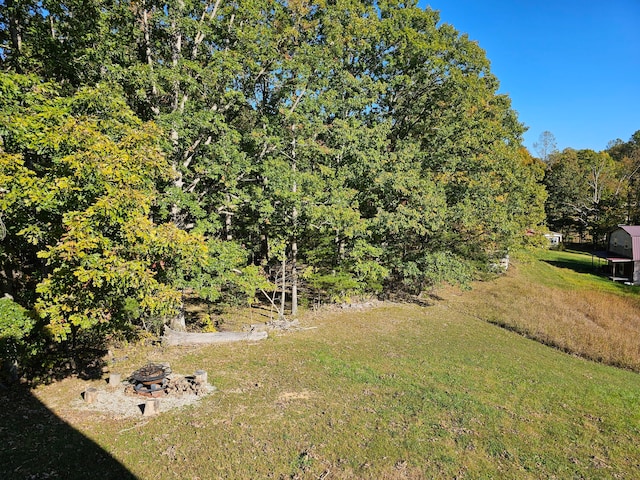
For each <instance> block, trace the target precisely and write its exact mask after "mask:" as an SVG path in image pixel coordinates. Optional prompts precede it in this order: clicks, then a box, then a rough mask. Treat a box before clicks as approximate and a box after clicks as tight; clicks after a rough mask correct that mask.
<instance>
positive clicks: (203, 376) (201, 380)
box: [193, 370, 207, 385]
mask: <svg viewBox="0 0 640 480" xmlns="http://www.w3.org/2000/svg"><path fill="white" fill-rule="evenodd" d="M193 376H194V377H195V381H196V383H197V384H198V385H204V384H206V383H207V372H206V371H205V370H196V371H195V373H194V374H193Z"/></svg>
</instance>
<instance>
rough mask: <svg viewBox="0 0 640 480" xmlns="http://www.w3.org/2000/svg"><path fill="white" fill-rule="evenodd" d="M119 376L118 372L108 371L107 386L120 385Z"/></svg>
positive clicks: (114, 386)
mask: <svg viewBox="0 0 640 480" xmlns="http://www.w3.org/2000/svg"><path fill="white" fill-rule="evenodd" d="M120 381H121V376H120V374H119V373H110V374H109V387H111V388H116V387H117V386H118V385H120Z"/></svg>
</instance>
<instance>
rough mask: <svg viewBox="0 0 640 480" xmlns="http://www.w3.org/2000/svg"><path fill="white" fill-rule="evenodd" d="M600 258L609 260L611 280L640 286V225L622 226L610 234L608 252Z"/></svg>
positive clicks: (608, 266)
mask: <svg viewBox="0 0 640 480" xmlns="http://www.w3.org/2000/svg"><path fill="white" fill-rule="evenodd" d="M598 256H600V257H602V258H605V259H606V260H607V269H608V273H609V278H610V279H611V280H614V281H616V282H624V283H627V284H630V285H640V225H620V226H618V228H616V229H615V230H612V231H611V232H609V234H608V242H607V251H606V252H602V254H600V255H598Z"/></svg>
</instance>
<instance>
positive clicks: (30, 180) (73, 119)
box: [0, 74, 259, 340]
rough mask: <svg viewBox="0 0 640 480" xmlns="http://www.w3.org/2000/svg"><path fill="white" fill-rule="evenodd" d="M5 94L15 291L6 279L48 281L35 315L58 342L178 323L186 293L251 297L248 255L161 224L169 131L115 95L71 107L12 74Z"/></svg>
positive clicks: (5, 78)
mask: <svg viewBox="0 0 640 480" xmlns="http://www.w3.org/2000/svg"><path fill="white" fill-rule="evenodd" d="M0 86H1V87H2V90H3V93H4V95H3V101H2V104H1V107H2V108H0V126H1V127H2V149H1V150H0V185H2V187H3V194H2V197H1V198H0V200H1V202H2V211H3V212H4V213H5V215H6V218H5V221H6V222H7V225H8V228H7V233H8V235H7V237H8V238H10V239H11V241H10V243H9V245H10V247H11V248H8V249H6V250H3V252H2V264H3V270H4V272H5V275H4V277H5V278H6V281H8V282H12V281H13V282H14V283H15V280H14V278H15V275H12V276H9V275H8V272H15V271H16V270H17V269H19V273H20V275H18V278H19V277H20V276H34V277H36V278H37V279H38V285H37V287H36V288H35V291H36V293H37V298H35V301H34V303H32V304H29V305H27V306H35V309H36V311H37V312H38V314H39V315H40V316H41V317H42V318H45V319H47V321H48V330H49V332H50V333H51V334H52V335H54V336H55V337H56V338H57V339H59V340H65V339H67V338H68V337H69V336H71V338H72V339H75V337H76V336H77V334H78V333H79V332H82V331H84V330H101V331H114V330H116V331H126V330H127V329H128V328H131V327H132V326H134V325H139V324H140V323H141V322H142V323H144V322H145V319H146V320H149V319H150V318H153V317H162V316H166V315H173V314H175V312H176V311H177V310H178V309H179V307H180V304H181V293H180V291H181V289H183V288H185V287H190V288H194V289H196V291H198V292H199V293H201V295H203V296H204V297H205V298H208V299H215V298H217V297H218V296H219V295H220V292H221V289H222V287H223V286H225V285H226V284H227V283H234V284H235V285H237V286H239V287H241V291H242V293H243V294H245V295H248V296H250V297H252V296H253V293H254V291H255V288H256V286H257V285H259V282H258V280H259V276H258V275H257V271H256V270H255V269H252V268H245V264H244V261H245V255H244V254H243V252H242V250H241V249H238V248H236V249H234V248H232V247H231V246H226V245H224V246H221V245H220V244H217V243H216V242H213V241H207V239H205V238H204V236H203V235H202V234H200V233H197V232H187V231H185V230H183V229H180V228H179V227H178V226H177V225H176V224H175V223H173V222H163V223H155V222H154V221H153V218H152V216H153V214H154V207H155V202H156V200H157V198H158V191H157V185H158V184H159V183H161V182H163V181H166V180H169V179H170V178H171V175H172V169H171V165H170V162H169V161H168V160H167V159H166V157H165V156H164V155H163V153H162V150H161V148H160V139H161V138H162V132H161V130H159V129H158V128H157V126H156V125H154V124H153V123H149V122H147V123H143V122H141V121H140V120H139V119H137V117H136V116H135V115H134V114H133V112H131V110H130V109H129V108H128V107H127V106H126V105H125V103H124V100H123V99H122V97H121V96H120V95H118V94H117V88H115V87H113V86H107V85H101V86H98V87H96V88H82V89H80V90H78V91H77V92H76V93H75V94H74V95H72V96H70V97H66V96H62V95H60V94H59V89H58V88H57V86H56V85H54V84H45V85H43V84H41V83H40V82H39V81H38V80H37V79H35V78H33V77H22V76H19V75H6V74H2V76H1V79H0ZM23 249H25V250H28V251H33V250H35V257H32V258H31V259H30V261H31V262H32V263H31V264H29V263H24V262H20V263H17V262H16V260H20V257H19V255H20V253H19V252H20V251H22V250H23ZM27 268H28V270H26V269H27ZM13 289H14V290H16V289H17V288H16V286H15V285H14V286H13ZM21 298H23V299H28V296H27V295H22V297H21Z"/></svg>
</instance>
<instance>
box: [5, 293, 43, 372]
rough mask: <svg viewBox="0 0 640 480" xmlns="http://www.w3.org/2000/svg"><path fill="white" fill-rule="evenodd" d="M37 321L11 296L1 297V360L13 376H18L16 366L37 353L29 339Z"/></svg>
mask: <svg viewBox="0 0 640 480" xmlns="http://www.w3.org/2000/svg"><path fill="white" fill-rule="evenodd" d="M35 324H36V321H35V319H34V317H33V316H32V315H31V314H30V313H29V312H28V311H27V310H26V309H25V308H23V307H21V306H20V305H18V304H17V303H16V302H14V301H13V300H11V299H10V298H6V297H5V298H0V360H1V361H2V365H3V369H4V370H9V372H5V373H9V374H10V376H11V377H14V378H13V379H15V377H16V376H17V371H16V366H17V365H18V364H21V363H24V361H25V360H26V359H27V358H29V357H31V356H32V355H33V354H34V353H35V348H34V347H33V345H31V344H30V342H29V341H28V338H29V335H30V334H31V333H32V331H33V330H34V327H35Z"/></svg>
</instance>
